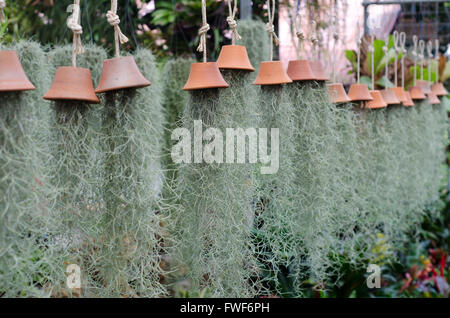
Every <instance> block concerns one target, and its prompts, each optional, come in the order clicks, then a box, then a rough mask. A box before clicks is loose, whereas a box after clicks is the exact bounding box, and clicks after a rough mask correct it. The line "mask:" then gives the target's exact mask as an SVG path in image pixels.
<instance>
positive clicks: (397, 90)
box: [389, 87, 406, 103]
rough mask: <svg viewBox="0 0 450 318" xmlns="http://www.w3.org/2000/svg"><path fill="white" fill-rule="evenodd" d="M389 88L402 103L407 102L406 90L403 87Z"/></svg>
mask: <svg viewBox="0 0 450 318" xmlns="http://www.w3.org/2000/svg"><path fill="white" fill-rule="evenodd" d="M389 89H390V90H391V91H393V92H394V94H395V96H396V97H397V99H398V100H399V101H400V103H403V102H406V95H405V90H404V89H403V88H402V87H391V88H389Z"/></svg>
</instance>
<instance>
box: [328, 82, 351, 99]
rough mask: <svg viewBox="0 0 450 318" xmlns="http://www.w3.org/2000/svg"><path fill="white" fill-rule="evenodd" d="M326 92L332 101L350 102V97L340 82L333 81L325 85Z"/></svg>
mask: <svg viewBox="0 0 450 318" xmlns="http://www.w3.org/2000/svg"><path fill="white" fill-rule="evenodd" d="M327 87H328V94H329V95H330V100H331V102H332V103H346V102H350V101H351V99H350V97H348V95H347V93H346V92H345V89H344V86H343V85H342V83H333V84H329V85H327Z"/></svg>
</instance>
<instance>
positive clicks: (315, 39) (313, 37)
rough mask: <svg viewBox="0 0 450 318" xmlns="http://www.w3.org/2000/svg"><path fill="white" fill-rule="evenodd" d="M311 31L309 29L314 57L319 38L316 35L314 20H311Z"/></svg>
mask: <svg viewBox="0 0 450 318" xmlns="http://www.w3.org/2000/svg"><path fill="white" fill-rule="evenodd" d="M311 23H312V31H311V37H310V41H311V43H312V57H313V59H314V56H315V54H316V50H317V45H318V44H319V38H318V37H317V23H316V21H314V20H312V22H311Z"/></svg>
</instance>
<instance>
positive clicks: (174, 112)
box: [162, 57, 195, 189]
mask: <svg viewBox="0 0 450 318" xmlns="http://www.w3.org/2000/svg"><path fill="white" fill-rule="evenodd" d="M194 62H195V60H194V59H193V58H183V57H179V58H175V59H172V60H169V61H167V63H166V65H164V68H163V70H162V74H164V75H165V76H164V77H163V78H162V81H163V108H164V113H165V117H166V126H165V127H164V129H165V144H164V163H165V164H164V168H165V169H166V178H167V182H168V183H167V185H168V186H169V188H170V189H171V188H172V186H173V184H172V181H174V179H175V178H176V170H175V166H174V165H173V164H172V160H171V158H170V151H171V148H172V144H173V142H172V141H171V139H170V135H171V133H172V130H173V129H175V128H176V127H178V126H179V125H180V121H181V117H182V115H183V113H184V108H185V107H186V104H187V102H188V100H189V93H188V92H186V91H183V90H182V88H183V86H184V83H186V81H187V78H188V77H189V71H190V69H191V64H192V63H194Z"/></svg>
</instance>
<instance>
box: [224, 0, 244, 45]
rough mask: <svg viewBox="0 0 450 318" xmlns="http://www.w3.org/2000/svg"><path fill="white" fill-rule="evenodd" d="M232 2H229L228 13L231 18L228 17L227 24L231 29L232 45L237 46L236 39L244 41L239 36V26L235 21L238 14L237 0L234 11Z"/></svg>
mask: <svg viewBox="0 0 450 318" xmlns="http://www.w3.org/2000/svg"><path fill="white" fill-rule="evenodd" d="M231 1H232V0H228V12H229V16H228V17H227V22H228V25H229V26H230V29H231V44H233V45H234V44H235V42H236V39H237V40H240V39H242V38H241V36H240V35H239V33H238V31H237V29H236V26H237V22H236V20H235V19H234V17H235V16H236V12H237V0H234V7H233V9H231Z"/></svg>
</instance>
